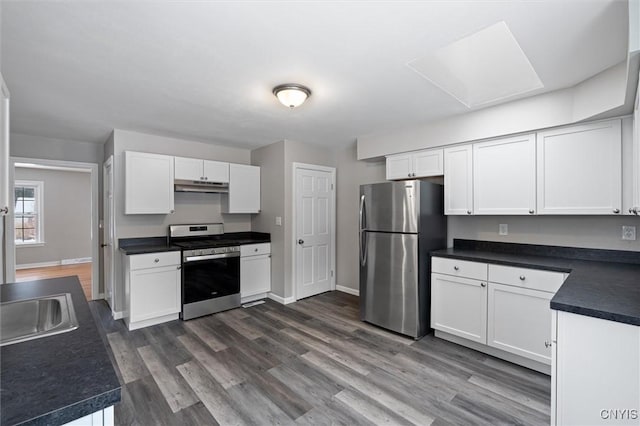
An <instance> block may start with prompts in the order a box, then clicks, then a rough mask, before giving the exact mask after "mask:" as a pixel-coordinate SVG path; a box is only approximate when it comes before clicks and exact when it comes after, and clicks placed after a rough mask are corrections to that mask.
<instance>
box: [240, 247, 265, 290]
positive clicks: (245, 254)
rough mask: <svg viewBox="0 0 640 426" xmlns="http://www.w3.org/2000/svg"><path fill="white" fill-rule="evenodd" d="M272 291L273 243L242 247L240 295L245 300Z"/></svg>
mask: <svg viewBox="0 0 640 426" xmlns="http://www.w3.org/2000/svg"><path fill="white" fill-rule="evenodd" d="M270 291H271V244H270V243H260V244H247V245H243V246H241V247H240V297H241V299H242V301H243V302H248V301H250V300H255V299H261V298H263V297H265V296H266V294H267V293H268V292H270Z"/></svg>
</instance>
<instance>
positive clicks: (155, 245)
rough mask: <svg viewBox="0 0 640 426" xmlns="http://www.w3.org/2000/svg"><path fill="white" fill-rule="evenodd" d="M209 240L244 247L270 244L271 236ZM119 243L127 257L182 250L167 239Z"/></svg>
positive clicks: (242, 235)
mask: <svg viewBox="0 0 640 426" xmlns="http://www.w3.org/2000/svg"><path fill="white" fill-rule="evenodd" d="M209 239H215V240H218V241H219V243H220V244H223V245H224V244H240V245H243V244H255V243H268V242H270V241H271V235H270V234H268V233H264V232H227V233H224V234H220V235H216V236H215V237H211V238H209ZM118 243H119V244H118V246H119V248H120V251H121V252H123V253H124V254H126V255H133V254H145V253H158V252H163V251H177V250H180V247H178V246H175V245H172V244H169V242H168V241H167V237H147V238H121V239H120V240H119V241H118Z"/></svg>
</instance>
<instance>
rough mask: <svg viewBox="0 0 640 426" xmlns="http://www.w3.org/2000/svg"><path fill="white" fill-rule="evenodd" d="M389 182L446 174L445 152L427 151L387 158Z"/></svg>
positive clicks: (439, 150)
mask: <svg viewBox="0 0 640 426" xmlns="http://www.w3.org/2000/svg"><path fill="white" fill-rule="evenodd" d="M386 169H387V180H399V179H412V178H421V177H428V176H441V175H443V174H444V164H443V150H442V149H427V150H424V151H417V152H409V153H406V154H398V155H389V156H387V157H386Z"/></svg>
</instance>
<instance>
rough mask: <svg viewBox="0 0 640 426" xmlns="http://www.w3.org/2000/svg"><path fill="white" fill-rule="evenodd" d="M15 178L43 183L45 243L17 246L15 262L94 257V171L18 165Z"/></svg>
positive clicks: (18, 264) (29, 262)
mask: <svg viewBox="0 0 640 426" xmlns="http://www.w3.org/2000/svg"><path fill="white" fill-rule="evenodd" d="M15 179H16V180H34V181H42V182H44V197H43V198H44V199H43V206H44V211H43V219H44V223H43V225H44V241H45V245H44V246H34V247H28V246H16V265H17V266H20V265H24V264H32V263H44V262H59V261H61V260H64V259H77V258H83V257H91V174H90V173H82V172H70V171H61V170H42V169H26V168H16V170H15Z"/></svg>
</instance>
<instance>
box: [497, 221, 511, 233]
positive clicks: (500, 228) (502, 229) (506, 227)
mask: <svg viewBox="0 0 640 426" xmlns="http://www.w3.org/2000/svg"><path fill="white" fill-rule="evenodd" d="M498 235H509V225H507V224H506V223H501V224H500V225H498Z"/></svg>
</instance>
